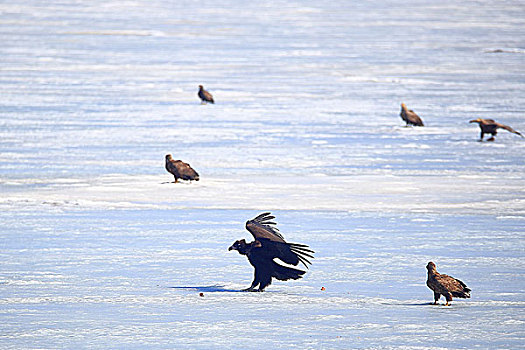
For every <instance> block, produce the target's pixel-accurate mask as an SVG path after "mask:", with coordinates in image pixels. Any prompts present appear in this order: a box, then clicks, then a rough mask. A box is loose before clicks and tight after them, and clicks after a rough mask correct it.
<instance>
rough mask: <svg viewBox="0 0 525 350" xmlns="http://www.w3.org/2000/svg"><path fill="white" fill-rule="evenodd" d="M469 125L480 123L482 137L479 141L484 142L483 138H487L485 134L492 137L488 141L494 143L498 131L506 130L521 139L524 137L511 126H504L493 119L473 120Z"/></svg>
mask: <svg viewBox="0 0 525 350" xmlns="http://www.w3.org/2000/svg"><path fill="white" fill-rule="evenodd" d="M469 123H478V125H479V128H480V129H481V135H480V137H479V141H483V137H484V136H485V134H491V135H492V137H491V138H489V139H487V141H494V140H495V139H494V136H496V134H497V133H498V129H505V130H507V131H510V132H511V133H514V134H516V135H520V136H521V137H523V135H522V134H520V133H519V132H517V131H516V130H514V129H513V128H511V127H510V126H508V125H504V124H501V123H497V122H496V121H494V120H493V119H481V118H478V119H474V120H471V121H470V122H469Z"/></svg>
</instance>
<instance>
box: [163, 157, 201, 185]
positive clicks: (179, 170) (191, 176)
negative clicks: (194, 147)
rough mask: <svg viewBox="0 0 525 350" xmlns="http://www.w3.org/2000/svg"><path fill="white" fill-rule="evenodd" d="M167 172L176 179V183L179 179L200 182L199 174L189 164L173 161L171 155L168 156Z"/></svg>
mask: <svg viewBox="0 0 525 350" xmlns="http://www.w3.org/2000/svg"><path fill="white" fill-rule="evenodd" d="M166 170H167V171H168V172H169V173H171V174H172V175H173V176H174V177H175V181H174V182H177V180H178V179H182V180H190V181H191V180H195V181H199V174H197V172H196V171H195V170H193V168H192V167H191V166H190V165H189V164H188V163H184V162H183V161H182V160H173V158H172V156H171V154H166Z"/></svg>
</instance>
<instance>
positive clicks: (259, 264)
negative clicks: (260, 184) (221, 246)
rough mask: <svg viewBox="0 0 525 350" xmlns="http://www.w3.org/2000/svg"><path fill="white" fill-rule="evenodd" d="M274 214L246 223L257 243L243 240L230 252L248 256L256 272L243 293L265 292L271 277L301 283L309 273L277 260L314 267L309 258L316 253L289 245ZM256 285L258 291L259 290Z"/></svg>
mask: <svg viewBox="0 0 525 350" xmlns="http://www.w3.org/2000/svg"><path fill="white" fill-rule="evenodd" d="M273 219H275V216H273V215H271V213H269V212H267V213H262V214H260V215H258V216H257V217H255V218H254V219H252V220H248V221H247V222H246V229H247V230H248V231H250V233H251V234H252V235H253V237H254V238H255V240H254V241H253V242H250V243H246V240H244V239H241V240H239V241H236V242H235V243H233V245H232V246H231V247H229V248H228V250H237V251H238V252H239V254H241V255H246V256H247V257H248V261H249V262H250V264H252V266H253V267H254V268H255V272H254V278H253V282H252V284H251V286H250V287H248V288H246V289H243V291H247V292H253V291H257V292H262V291H264V289H265V288H266V287H267V286H269V285H270V284H271V283H272V277H273V278H277V279H278V280H281V281H287V280H289V279H294V280H296V279H299V278H301V277H302V276H303V275H304V274H305V272H306V271H302V270H298V269H294V268H291V267H286V266H283V265H281V264H278V263H277V262H275V261H274V259H279V260H281V261H283V262H284V263H286V264H290V265H294V266H297V265H298V264H299V263H302V264H303V265H304V266H305V267H306V268H308V265H307V264H311V262H310V261H309V260H308V258H313V255H312V254H313V253H314V251H313V250H310V249H309V247H308V246H307V245H305V244H298V243H287V242H286V241H285V240H284V237H283V236H282V234H281V233H280V232H279V230H278V229H277V227H275V226H274V225H276V223H275V222H272V221H271V220H273ZM257 285H259V288H258V289H256V287H257Z"/></svg>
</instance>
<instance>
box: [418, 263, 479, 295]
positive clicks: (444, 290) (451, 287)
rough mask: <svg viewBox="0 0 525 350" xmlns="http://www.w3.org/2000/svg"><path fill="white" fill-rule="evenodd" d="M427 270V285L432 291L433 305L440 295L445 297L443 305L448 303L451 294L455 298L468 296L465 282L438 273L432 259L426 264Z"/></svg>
mask: <svg viewBox="0 0 525 350" xmlns="http://www.w3.org/2000/svg"><path fill="white" fill-rule="evenodd" d="M427 271H428V277H427V286H428V288H430V289H432V291H434V305H436V304H437V302H438V300H439V298H440V296H441V295H443V296H444V297H445V299H447V303H446V304H445V305H449V303H450V302H451V301H452V297H453V296H455V297H457V298H470V289H469V288H468V287H467V285H466V284H465V283H463V282H461V281H460V280H458V279H455V278H454V277H450V276H448V275H442V274H440V273H438V272H437V270H436V264H434V263H433V262H432V261H431V262H429V263H428V264H427Z"/></svg>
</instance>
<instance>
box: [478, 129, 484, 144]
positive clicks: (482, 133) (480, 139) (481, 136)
mask: <svg viewBox="0 0 525 350" xmlns="http://www.w3.org/2000/svg"><path fill="white" fill-rule="evenodd" d="M484 136H485V133H484V132H483V131H482V132H481V135H480V136H479V142H481V141H483V137H484Z"/></svg>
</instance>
